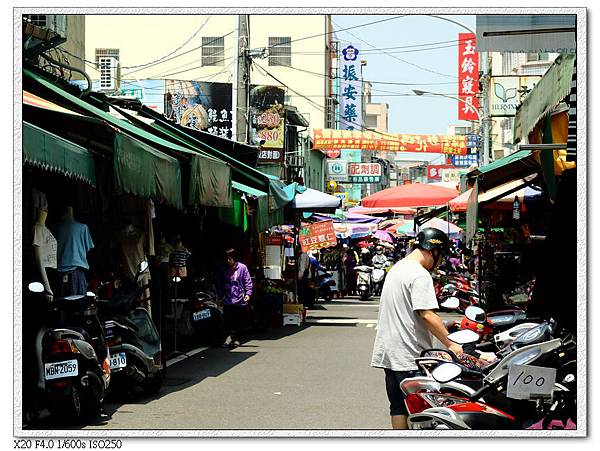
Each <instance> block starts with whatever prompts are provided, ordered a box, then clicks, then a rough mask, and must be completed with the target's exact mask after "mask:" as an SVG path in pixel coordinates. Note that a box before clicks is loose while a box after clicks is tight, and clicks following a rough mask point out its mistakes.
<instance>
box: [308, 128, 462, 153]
mask: <svg viewBox="0 0 600 451" xmlns="http://www.w3.org/2000/svg"><path fill="white" fill-rule="evenodd" d="M313 149H319V150H327V149H362V150H382V151H388V152H424V153H444V154H449V155H466V154H467V138H466V136H464V135H407V134H404V133H374V132H371V131H364V132H361V131H359V130H332V129H328V128H325V129H314V132H313Z"/></svg>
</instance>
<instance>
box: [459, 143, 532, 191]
mask: <svg viewBox="0 0 600 451" xmlns="http://www.w3.org/2000/svg"><path fill="white" fill-rule="evenodd" d="M538 153H539V151H535V152H530V151H529V150H519V151H518V152H515V153H513V154H510V155H508V156H506V157H504V158H500V159H499V160H496V161H494V162H493V163H490V164H488V165H485V166H482V167H480V168H477V169H474V170H472V171H471V172H469V173H467V178H468V179H470V180H474V179H475V178H477V179H479V190H480V191H488V190H490V189H492V188H495V187H497V186H500V185H503V184H505V183H508V182H511V181H513V180H518V179H522V178H524V177H527V176H528V175H531V174H535V173H536V172H539V171H541V167H540V165H539V163H538V162H537V160H536V155H537V154H538Z"/></svg>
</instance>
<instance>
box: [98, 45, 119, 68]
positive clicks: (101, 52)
mask: <svg viewBox="0 0 600 451" xmlns="http://www.w3.org/2000/svg"><path fill="white" fill-rule="evenodd" d="M100 58H114V59H116V60H117V61H119V49H96V67H97V68H99V66H98V65H99V64H100Z"/></svg>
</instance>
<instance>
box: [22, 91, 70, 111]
mask: <svg viewBox="0 0 600 451" xmlns="http://www.w3.org/2000/svg"><path fill="white" fill-rule="evenodd" d="M23 104H24V105H31V106H34V107H37V108H43V109H45V110H50V111H56V112H58V113H67V114H73V115H75V116H81V114H79V113H76V112H75V111H72V110H69V109H68V108H64V107H62V106H59V105H57V104H56V103H52V102H50V101H49V100H46V99H42V98H41V97H38V96H36V95H35V94H32V93H30V92H27V91H23Z"/></svg>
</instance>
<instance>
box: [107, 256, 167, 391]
mask: <svg viewBox="0 0 600 451" xmlns="http://www.w3.org/2000/svg"><path fill="white" fill-rule="evenodd" d="M147 270H148V262H146V261H143V262H141V263H140V265H139V267H138V271H137V273H136V275H135V279H134V280H133V282H129V281H122V282H121V286H120V287H119V288H118V289H117V290H116V291H114V292H113V295H112V299H110V300H102V301H99V305H100V311H101V317H102V319H103V321H104V331H105V335H106V342H107V344H108V346H109V348H110V354H111V358H110V369H111V371H112V373H113V387H114V388H115V389H121V390H124V389H125V390H127V389H131V388H133V387H136V386H139V387H141V388H142V389H143V390H144V391H145V392H146V393H156V392H158V390H160V388H161V386H162V382H163V376H164V371H163V369H164V362H163V355H162V349H161V342H160V336H159V334H158V331H157V329H156V326H155V324H154V322H153V321H152V318H151V317H150V314H149V313H148V311H147V310H146V309H145V308H142V307H140V304H142V303H143V302H145V301H146V299H141V296H142V294H143V293H144V291H145V290H146V289H147V288H148V286H147V285H146V286H142V287H140V286H138V283H137V282H138V279H139V277H140V276H141V274H142V273H143V272H144V271H147Z"/></svg>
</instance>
